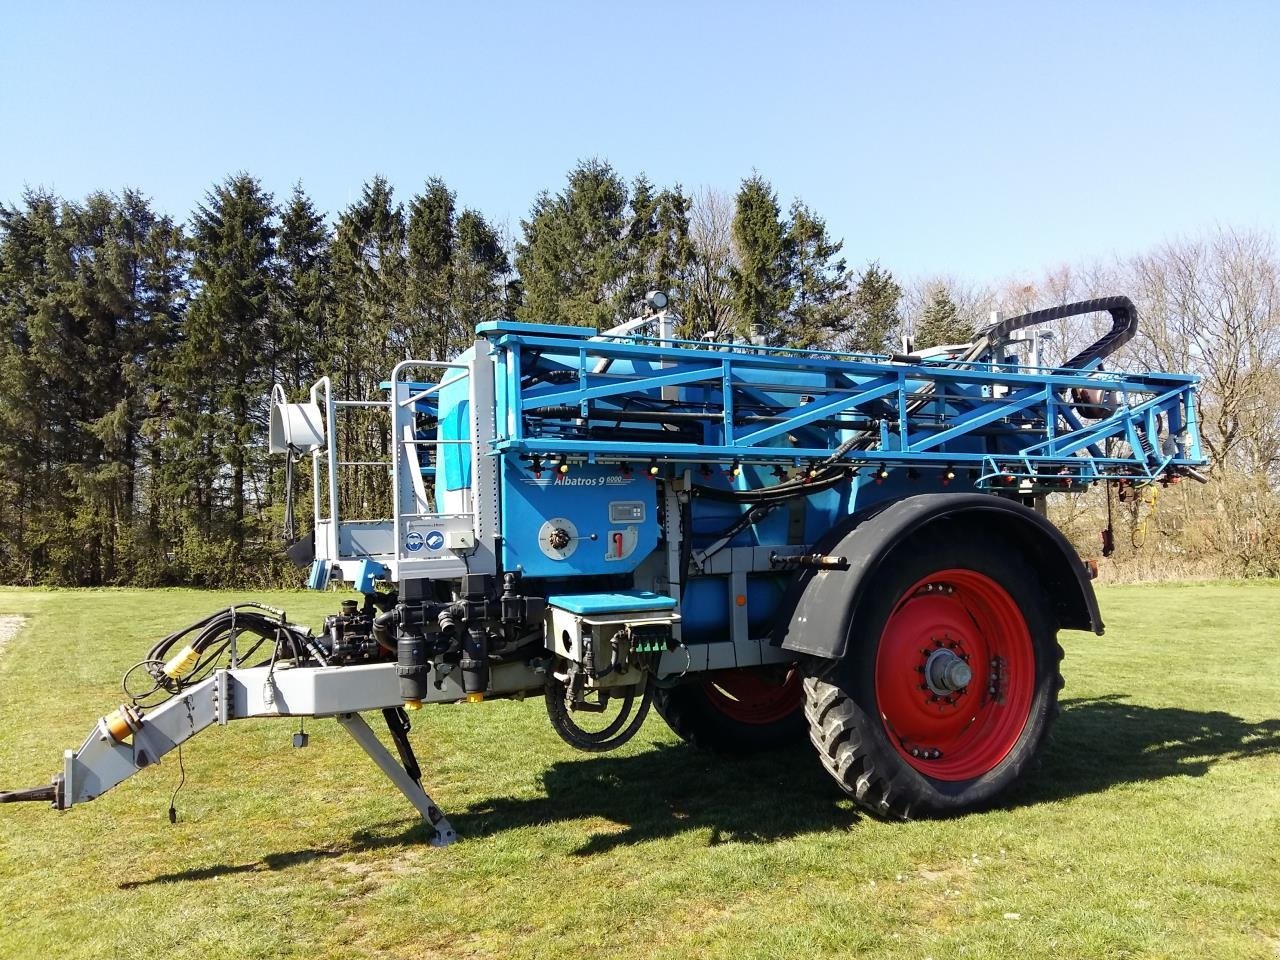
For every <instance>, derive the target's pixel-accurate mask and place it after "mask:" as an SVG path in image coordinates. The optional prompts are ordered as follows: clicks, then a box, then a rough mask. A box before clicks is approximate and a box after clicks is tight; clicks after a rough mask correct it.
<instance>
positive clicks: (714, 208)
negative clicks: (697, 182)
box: [683, 187, 737, 340]
mask: <svg viewBox="0 0 1280 960" xmlns="http://www.w3.org/2000/svg"><path fill="white" fill-rule="evenodd" d="M733 210H734V206H733V198H732V197H730V196H729V195H728V194H726V193H724V192H722V191H720V190H716V189H715V188H713V187H703V188H702V189H701V190H699V191H698V192H697V193H696V194H695V195H694V198H693V209H692V211H691V212H690V216H689V234H690V238H691V239H692V240H693V246H694V250H695V252H696V256H695V257H694V263H693V265H692V267H691V273H690V276H689V278H688V291H687V299H686V303H685V308H684V319H685V327H686V329H685V330H684V331H683V333H684V334H685V335H686V336H691V337H703V336H706V335H708V334H710V335H711V337H712V338H713V339H715V340H721V339H727V338H728V337H729V336H730V334H731V333H732V332H733V331H734V329H735V327H736V326H737V314H736V313H735V312H734V309H733V288H732V287H731V286H730V284H729V269H730V268H731V267H732V266H734V264H735V263H736V262H737V259H736V256H735V254H734V250H733Z"/></svg>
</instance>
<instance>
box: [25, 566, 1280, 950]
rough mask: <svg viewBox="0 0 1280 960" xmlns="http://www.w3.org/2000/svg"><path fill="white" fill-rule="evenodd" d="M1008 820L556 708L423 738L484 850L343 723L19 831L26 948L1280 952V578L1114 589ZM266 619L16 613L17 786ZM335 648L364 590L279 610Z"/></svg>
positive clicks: (441, 728)
mask: <svg viewBox="0 0 1280 960" xmlns="http://www.w3.org/2000/svg"><path fill="white" fill-rule="evenodd" d="M1100 594H1101V596H1100V599H1101V602H1102V606H1103V611H1104V615H1105V616H1106V618H1107V621H1108V625H1109V629H1108V632H1107V635H1106V636H1105V637H1104V638H1095V637H1092V636H1090V635H1084V634H1066V635H1064V638H1063V639H1064V646H1065V647H1066V651H1067V660H1066V663H1065V665H1064V672H1065V673H1066V675H1067V689H1066V690H1065V691H1064V702H1063V713H1062V716H1061V718H1060V720H1059V723H1058V725H1057V728H1056V734H1055V737H1054V741H1053V743H1052V745H1051V747H1050V748H1049V750H1048V752H1047V755H1046V756H1045V758H1044V764H1043V767H1042V769H1041V770H1040V771H1039V773H1038V774H1037V775H1035V776H1034V777H1033V779H1032V780H1031V781H1029V782H1028V783H1027V784H1026V785H1025V786H1023V787H1022V788H1021V789H1020V790H1019V791H1018V792H1017V793H1016V795H1015V796H1012V797H1011V798H1010V802H1009V804H1008V805H1007V807H1005V808H1004V809H1000V810H995V811H992V812H989V813H984V814H981V815H975V816H969V817H963V818H959V819H954V820H950V821H945V822H917V823H909V824H889V823H881V822H878V821H875V820H872V819H868V818H865V817H863V816H860V815H859V814H858V813H857V812H855V810H854V809H853V808H852V806H851V804H850V803H849V802H847V801H846V800H844V799H843V798H842V797H841V795H840V794H839V793H838V792H837V790H836V788H835V787H834V785H833V784H831V783H830V782H829V781H828V780H827V779H826V775H825V774H824V773H823V772H822V771H821V769H820V767H819V765H818V763H817V761H816V759H814V758H813V756H812V755H811V752H810V751H808V750H803V751H796V752H795V753H794V754H792V755H786V756H771V757H763V758H757V759H753V760H750V761H745V762H743V761H739V762H730V761H725V760H719V759H715V758H710V757H706V756H703V755H700V754H697V753H695V752H692V751H691V750H689V749H687V748H686V747H684V746H683V745H681V744H680V743H679V742H678V741H676V740H675V738H674V737H673V735H672V734H670V733H669V732H668V731H667V729H666V727H665V726H664V725H663V724H662V721H661V720H659V719H657V718H656V717H654V718H651V719H650V721H649V722H648V724H647V726H646V727H645V729H644V731H643V732H642V733H641V735H640V736H639V737H637V739H636V740H635V741H633V743H632V744H630V745H629V746H628V747H627V748H625V749H623V750H622V751H620V752H618V753H616V754H610V755H607V756H599V757H592V756H586V755H582V754H576V753H574V752H573V751H572V750H570V748H568V747H567V746H565V745H563V744H562V743H561V742H560V741H559V740H558V739H557V738H556V737H555V735H554V734H553V733H552V732H551V730H550V728H549V727H548V726H547V723H546V719H545V714H544V711H543V706H542V704H541V702H540V701H529V702H525V703H514V702H513V703H501V702H500V703H489V704H484V705H480V706H476V705H471V706H466V705H459V706H451V707H438V708H430V709H428V710H425V711H423V712H422V713H421V714H419V715H418V716H417V718H416V729H415V731H414V734H413V737H414V741H415V745H416V746H417V749H418V753H419V756H420V758H421V760H422V762H423V767H424V770H425V771H426V775H425V779H426V781H427V782H428V789H430V790H431V792H432V794H433V795H434V796H435V798H436V799H437V800H438V801H439V802H440V803H441V804H442V805H443V806H444V807H445V808H446V810H447V811H448V812H449V813H450V815H451V818H452V820H453V823H454V825H455V826H456V827H457V829H458V831H459V833H460V834H461V835H462V837H463V840H462V842H461V843H458V844H456V845H455V846H453V847H450V848H448V849H445V850H435V849H432V848H429V847H427V846H425V845H424V844H423V843H422V839H423V833H422V830H421V828H420V827H418V826H417V825H416V823H417V821H416V820H415V818H414V813H413V810H412V809H411V808H410V807H409V806H408V804H407V803H406V802H405V801H404V800H403V798H401V797H400V796H399V794H397V793H396V792H395V790H394V789H393V788H392V787H391V786H390V785H389V784H388V783H386V782H385V781H383V780H382V779H381V778H380V777H379V776H378V775H377V774H376V771H375V770H374V769H373V767H372V765H371V764H370V763H369V761H368V760H367V758H365V756H364V755H363V754H362V753H360V752H359V750H358V748H356V747H355V745H354V744H353V743H351V742H350V741H349V740H348V739H347V738H346V736H345V734H343V733H342V732H341V731H340V730H339V729H338V727H337V725H336V724H334V723H333V722H332V721H316V722H314V723H313V724H310V725H309V732H310V733H311V734H312V736H311V745H310V746H309V747H308V748H306V749H305V750H301V751H297V750H294V749H293V748H292V746H291V744H290V737H291V734H292V733H293V731H294V729H295V727H294V726H293V725H292V722H290V721H283V720H281V721H254V722H245V723H240V724H233V725H231V726H230V727H228V728H225V729H218V728H215V729H213V730H211V731H209V732H207V733H205V734H203V735H202V736H201V737H199V738H198V739H196V740H195V741H193V742H192V743H191V744H190V745H189V746H188V748H187V749H186V750H185V764H186V774H187V783H186V786H185V787H184V788H183V790H182V791H181V792H180V793H179V794H178V800H177V806H178V810H179V819H178V823H177V824H176V825H174V826H171V825H170V824H169V823H168V820H167V817H166V810H167V807H168V803H169V795H170V793H171V791H172V790H173V788H174V786H175V785H176V783H177V781H178V767H177V764H176V762H174V760H173V758H172V757H171V758H167V759H166V760H165V761H164V763H162V764H161V766H160V767H159V768H156V769H151V770H147V771H145V772H143V773H142V774H140V775H139V776H137V777H136V778H135V779H134V780H132V781H130V782H128V783H126V784H124V785H122V786H121V787H119V788H118V789H117V790H116V791H114V792H113V793H111V794H109V795H108V796H106V797H104V798H102V799H100V800H97V801H95V802H94V803H92V804H89V805H86V806H84V807H77V808H76V809H74V810H72V811H70V812H68V813H64V814H57V813H54V812H53V811H50V810H49V809H47V808H46V807H45V806H44V805H36V804H22V805H12V806H4V807H0V900H2V901H3V903H4V907H3V909H0V957H4V958H22V960H34V958H42V957H58V958H82V957H85V958H87V957H131V958H150V957H163V958H167V960H168V958H185V957H192V958H195V957H199V958H207V957H223V958H243V957H306V958H309V960H315V958H329V957H337V958H357V957H374V956H389V957H406V958H408V957H418V958H441V957H448V958H461V957H468V958H478V957H551V956H555V957H614V958H621V960H629V958H637V957H649V956H656V957H670V958H685V957H691V956H700V957H725V958H729V957H732V958H735V960H736V958H743V957H787V958H791V957H795V958H800V957H854V956H859V957H912V958H918V960H919V958H925V957H934V958H937V960H942V958H944V957H992V958H995V957H1001V958H1004V957H1016V958H1018V960H1029V958H1035V957H1194V958H1197V960H1204V958H1214V960H1217V958H1232V957H1257V958H1270V960H1276V958H1277V957H1280V719H1278V718H1280V630H1278V629H1277V623H1278V622H1280V584H1277V583H1254V584H1248V585H1236V584H1185V585H1177V584H1175V585H1161V586H1134V587H1111V588H1105V589H1104V590H1102V591H1100ZM233 599H243V597H241V596H240V595H233V594H212V593H201V592H196V591H172V592H170V591H165V592H141V591H103V592H75V591H68V592H36V591H18V590H10V591H0V614H5V613H11V614H12V613H16V614H21V615H23V616H25V617H26V618H27V621H26V623H25V625H24V627H23V628H22V629H21V630H20V631H19V632H18V634H17V635H16V636H15V637H13V638H12V639H11V640H10V641H9V642H8V643H7V645H5V646H4V648H3V649H2V650H0V730H2V731H3V737H0V788H10V787H26V786H33V785H37V784H40V783H44V782H46V781H47V779H48V777H49V775H50V774H52V773H53V772H54V771H55V769H57V768H58V766H59V763H60V757H61V751H62V749H63V748H64V747H67V746H78V745H79V743H80V741H81V740H82V739H83V737H84V735H85V733H86V732H87V730H88V728H89V726H90V724H91V723H92V722H93V720H94V719H95V718H96V717H97V716H98V715H99V714H101V713H103V712H105V711H106V710H107V709H109V708H111V707H112V706H114V705H115V704H116V703H117V702H118V701H119V693H118V688H117V682H118V678H119V676H120V674H121V672H122V671H123V670H124V669H125V668H126V667H127V666H129V665H130V664H132V663H133V662H134V661H135V660H137V659H138V658H139V657H140V656H141V654H142V651H143V650H145V648H146V647H147V646H148V645H149V643H150V642H151V640H153V639H154V638H155V637H157V636H159V635H161V634H163V633H166V632H168V631H169V630H171V629H173V628H175V627H176V626H180V625H183V624H185V623H187V622H190V621H192V620H194V619H196V618H197V616H199V615H201V614H204V613H206V612H209V611H210V610H212V609H214V608H216V607H218V606H220V605H225V604H226V603H227V602H229V601H231V600H233ZM272 602H275V603H278V604H280V605H283V606H287V607H288V609H289V611H290V613H291V614H292V615H293V616H294V618H295V619H299V620H301V621H303V622H308V621H310V622H312V623H317V622H318V621H319V618H320V617H321V615H322V614H323V613H325V612H328V611H329V610H330V609H331V608H334V607H336V598H335V597H333V596H331V595H330V596H317V595H303V594H277V595H274V597H273V600H272Z"/></svg>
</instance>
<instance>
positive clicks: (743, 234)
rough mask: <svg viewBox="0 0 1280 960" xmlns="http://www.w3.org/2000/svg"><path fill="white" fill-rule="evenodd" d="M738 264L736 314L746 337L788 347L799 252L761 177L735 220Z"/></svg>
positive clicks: (742, 197)
mask: <svg viewBox="0 0 1280 960" xmlns="http://www.w3.org/2000/svg"><path fill="white" fill-rule="evenodd" d="M733 244H734V249H735V250H736V252H737V263H736V264H735V265H734V266H733V267H731V268H730V271H729V277H730V282H731V284H732V286H733V294H734V309H735V312H736V313H737V315H738V320H739V323H740V324H741V329H740V330H739V331H738V332H739V334H740V335H742V336H755V335H761V336H763V337H764V339H765V342H766V343H768V344H773V345H777V344H784V343H786V342H787V340H788V337H789V335H790V332H789V331H788V329H787V325H786V322H785V321H786V314H787V311H788V310H789V309H790V308H791V303H792V300H793V298H794V290H793V287H792V274H793V270H794V263H795V249H794V246H793V243H792V238H791V236H790V235H789V234H788V231H787V226H786V224H784V223H783V221H782V211H781V209H780V208H779V207H778V198H777V195H776V194H775V193H774V191H773V187H771V186H770V185H769V183H768V182H767V181H766V180H765V179H764V178H763V177H761V176H760V175H759V174H756V175H754V176H752V177H750V178H748V179H747V180H744V181H743V182H742V187H741V188H740V189H739V190H738V196H737V201H736V204H735V209H734V216H733Z"/></svg>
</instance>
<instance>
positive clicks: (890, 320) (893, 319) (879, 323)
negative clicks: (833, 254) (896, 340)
mask: <svg viewBox="0 0 1280 960" xmlns="http://www.w3.org/2000/svg"><path fill="white" fill-rule="evenodd" d="M901 302H902V288H901V287H900V286H898V282H897V281H896V280H894V279H893V274H892V273H890V272H889V271H888V270H885V269H883V268H881V266H880V264H879V263H878V262H872V263H869V264H867V267H866V269H865V270H863V271H862V274H861V275H860V276H859V277H858V282H857V284H856V285H855V286H854V289H853V318H854V319H853V328H852V331H851V333H850V336H849V339H848V342H847V343H845V344H844V345H843V346H844V349H846V350H856V351H864V352H868V353H883V352H884V351H885V350H887V349H888V348H889V346H890V340H891V339H892V338H893V336H894V334H895V333H897V331H898V330H899V328H900V327H901V325H902V319H901V317H900V315H899V305H900V304H901Z"/></svg>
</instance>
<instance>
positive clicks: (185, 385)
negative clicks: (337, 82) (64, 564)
mask: <svg viewBox="0 0 1280 960" xmlns="http://www.w3.org/2000/svg"><path fill="white" fill-rule="evenodd" d="M275 213H276V211H275V206H274V204H273V203H272V199H271V195H270V194H268V193H266V192H265V191H264V190H263V189H262V186H261V184H260V183H259V182H258V181H257V180H256V179H254V178H253V177H250V176H248V175H247V174H237V175H235V176H232V177H228V178H227V179H226V180H225V181H223V182H222V183H221V184H219V185H218V186H216V187H215V188H214V189H213V190H211V191H210V192H209V194H208V195H207V198H206V200H205V202H204V203H203V204H201V205H200V206H199V207H198V208H197V209H196V212H195V214H194V215H193V216H192V218H191V242H192V252H193V256H192V263H191V275H192V279H193V280H194V281H195V283H196V284H197V287H196V292H195V296H194V298H193V299H192V302H191V308H190V310H189V311H188V313H187V316H186V322H185V324H184V335H183V343H182V345H181V347H180V348H179V350H178V353H177V362H176V364H175V369H174V371H173V374H174V375H173V376H172V377H171V378H170V384H171V386H172V389H173V390H174V391H175V394H178V395H181V394H183V393H185V394H186V395H187V399H188V401H189V403H190V404H191V409H190V410H189V411H186V412H184V414H182V415H180V416H178V417H177V418H176V421H177V423H178V424H180V429H181V430H182V435H181V437H180V440H181V442H182V444H183V445H184V446H185V447H186V450H185V451H184V453H185V454H186V455H188V456H189V457H190V458H191V476H190V479H191V481H192V483H193V485H194V487H195V491H194V492H195V499H196V505H197V507H198V510H197V515H196V519H197V522H198V523H199V525H200V529H201V530H202V532H205V533H206V534H207V535H209V536H212V537H214V538H218V539H221V538H223V537H225V541H226V543H227V544H228V547H229V552H228V554H227V556H226V560H227V561H229V562H230V563H231V564H233V565H234V564H236V563H238V562H239V561H240V559H241V558H242V556H243V554H244V547H245V543H246V541H247V540H248V539H249V537H250V536H251V535H252V533H253V531H252V530H251V529H250V527H251V524H250V520H251V518H250V517H249V516H248V515H247V509H246V508H247V503H248V494H247V492H246V487H247V484H248V481H249V480H250V478H251V477H252V478H253V479H254V480H255V481H257V480H258V475H259V474H261V473H262V472H263V470H262V457H261V448H260V446H258V441H260V439H261V434H262V429H263V428H264V427H265V425H266V413H267V408H266V399H267V396H268V394H269V392H270V388H271V383H270V375H271V372H272V366H273V358H274V355H275V347H274V344H272V343H271V342H270V338H269V332H270V331H269V328H268V326H267V318H268V316H269V312H270V308H271V300H272V291H273V281H274V273H275V241H276V228H275V225H274V220H275ZM224 465H225V467H226V468H227V469H228V470H229V475H226V476H224V473H223V470H224ZM255 486H256V487H259V489H260V484H258V483H257V482H255ZM224 488H225V491H224ZM224 498H225V501H226V502H225V503H224ZM224 506H225V507H226V508H227V511H228V512H227V514H226V515H225V516H223V515H222V509H223V507H224ZM206 572H207V573H208V574H210V575H218V574H219V573H220V571H219V570H218V569H217V568H216V567H209V568H208V569H207V570H206Z"/></svg>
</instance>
